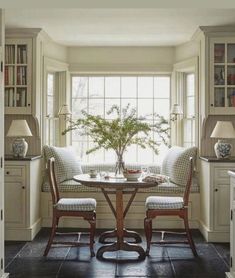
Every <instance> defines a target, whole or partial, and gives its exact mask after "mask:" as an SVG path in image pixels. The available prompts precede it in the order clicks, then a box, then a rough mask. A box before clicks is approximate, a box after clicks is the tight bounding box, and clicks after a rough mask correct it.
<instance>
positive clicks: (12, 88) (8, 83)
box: [4, 38, 32, 114]
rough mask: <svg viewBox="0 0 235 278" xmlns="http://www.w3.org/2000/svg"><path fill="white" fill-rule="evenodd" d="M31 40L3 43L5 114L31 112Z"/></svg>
mask: <svg viewBox="0 0 235 278" xmlns="http://www.w3.org/2000/svg"><path fill="white" fill-rule="evenodd" d="M31 64H32V40H31V39H27V38H26V39H7V40H6V44H5V69H4V76H5V114H31V93H32V90H31V66H32V65H31Z"/></svg>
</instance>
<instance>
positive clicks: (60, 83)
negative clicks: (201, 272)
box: [42, 56, 69, 146]
mask: <svg viewBox="0 0 235 278" xmlns="http://www.w3.org/2000/svg"><path fill="white" fill-rule="evenodd" d="M43 64H44V71H43V88H44V94H43V100H42V103H43V106H42V144H43V145H45V143H46V142H48V140H49V138H46V121H48V122H49V126H50V123H52V122H53V123H54V126H55V129H54V132H55V133H54V136H53V137H54V140H53V142H52V144H53V145H56V146H65V145H66V140H67V137H66V136H62V135H61V132H62V131H63V130H64V129H65V126H66V123H65V119H64V117H59V116H58V111H59V108H60V106H61V105H63V104H68V103H69V96H68V94H67V92H68V91H69V87H68V84H69V83H68V80H69V74H68V64H67V63H63V62H60V61H57V60H55V59H52V58H49V57H46V56H45V57H44V59H43ZM48 73H52V74H54V75H55V98H54V115H52V117H48V115H47V76H48Z"/></svg>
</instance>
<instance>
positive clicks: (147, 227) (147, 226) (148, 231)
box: [144, 217, 152, 256]
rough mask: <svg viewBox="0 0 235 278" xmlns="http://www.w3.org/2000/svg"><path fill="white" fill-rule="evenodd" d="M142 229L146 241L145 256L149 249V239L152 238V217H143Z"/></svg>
mask: <svg viewBox="0 0 235 278" xmlns="http://www.w3.org/2000/svg"><path fill="white" fill-rule="evenodd" d="M144 231H145V236H146V242H147V248H146V256H148V255H149V251H150V244H151V239H152V219H151V218H147V217H146V218H145V219H144Z"/></svg>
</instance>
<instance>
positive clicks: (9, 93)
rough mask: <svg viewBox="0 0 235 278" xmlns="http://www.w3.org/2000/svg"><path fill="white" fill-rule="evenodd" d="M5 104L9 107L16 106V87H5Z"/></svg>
mask: <svg viewBox="0 0 235 278" xmlns="http://www.w3.org/2000/svg"><path fill="white" fill-rule="evenodd" d="M5 106H7V107H13V106H14V88H6V89H5Z"/></svg>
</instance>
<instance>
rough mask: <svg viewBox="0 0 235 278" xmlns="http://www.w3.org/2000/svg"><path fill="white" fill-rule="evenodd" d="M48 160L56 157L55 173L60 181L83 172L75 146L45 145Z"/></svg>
mask: <svg viewBox="0 0 235 278" xmlns="http://www.w3.org/2000/svg"><path fill="white" fill-rule="evenodd" d="M43 149H44V154H45V158H46V161H47V160H48V159H49V158H51V157H54V158H55V174H56V180H57V182H58V183H61V182H63V181H65V180H71V179H72V178H73V176H74V175H79V174H82V168H81V165H80V162H79V160H78V158H77V156H76V152H75V150H74V148H73V147H63V148H60V147H54V146H44V147H43Z"/></svg>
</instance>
